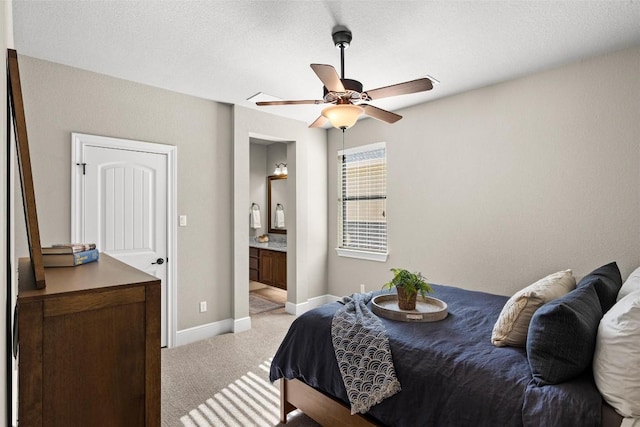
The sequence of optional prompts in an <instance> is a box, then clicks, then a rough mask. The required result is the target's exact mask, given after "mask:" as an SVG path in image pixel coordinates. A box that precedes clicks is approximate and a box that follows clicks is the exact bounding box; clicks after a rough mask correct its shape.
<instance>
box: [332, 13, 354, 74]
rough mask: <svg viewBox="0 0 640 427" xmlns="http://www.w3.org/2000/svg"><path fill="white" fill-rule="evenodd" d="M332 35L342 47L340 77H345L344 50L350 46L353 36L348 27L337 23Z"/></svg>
mask: <svg viewBox="0 0 640 427" xmlns="http://www.w3.org/2000/svg"><path fill="white" fill-rule="evenodd" d="M331 37H332V38H333V43H334V44H335V45H336V47H337V48H338V49H340V73H341V75H340V78H341V79H344V50H345V49H346V48H348V47H349V44H350V43H351V39H352V38H353V36H352V35H351V31H349V29H348V28H347V27H345V26H343V25H337V26H336V27H334V28H333V33H332V34H331Z"/></svg>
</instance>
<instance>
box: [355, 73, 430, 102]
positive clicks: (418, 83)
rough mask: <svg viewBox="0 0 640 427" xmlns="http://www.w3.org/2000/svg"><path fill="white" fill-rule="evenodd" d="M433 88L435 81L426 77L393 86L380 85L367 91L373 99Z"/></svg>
mask: <svg viewBox="0 0 640 427" xmlns="http://www.w3.org/2000/svg"><path fill="white" fill-rule="evenodd" d="M431 89H433V83H431V80H429V79H428V78H426V77H423V78H421V79H417V80H411V81H409V82H404V83H398V84H395V85H391V86H385V87H379V88H377V89H371V90H368V91H366V94H367V95H368V96H369V98H371V99H380V98H386V97H389V96H396V95H406V94H409V93H416V92H424V91H426V90H431Z"/></svg>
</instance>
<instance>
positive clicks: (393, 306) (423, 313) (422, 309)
mask: <svg viewBox="0 0 640 427" xmlns="http://www.w3.org/2000/svg"><path fill="white" fill-rule="evenodd" d="M371 309H372V311H373V312H374V313H375V314H377V315H378V316H381V317H385V318H387V319H391V320H399V321H401V322H437V321H439V320H442V319H444V318H445V317H447V314H448V311H447V303H446V302H444V301H441V300H439V299H437V298H432V297H424V298H423V297H422V296H420V295H418V297H417V299H416V309H415V310H400V308H399V307H398V295H397V294H388V295H378V296H375V297H373V300H371Z"/></svg>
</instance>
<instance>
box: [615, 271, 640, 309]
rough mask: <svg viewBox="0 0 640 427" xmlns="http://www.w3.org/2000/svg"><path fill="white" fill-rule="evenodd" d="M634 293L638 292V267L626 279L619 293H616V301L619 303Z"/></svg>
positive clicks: (639, 282)
mask: <svg viewBox="0 0 640 427" xmlns="http://www.w3.org/2000/svg"><path fill="white" fill-rule="evenodd" d="M635 291H640V267H638V268H636V269H635V271H634V272H633V273H631V274H630V275H629V277H627V280H625V281H624V283H623V284H622V287H621V288H620V291H618V298H617V299H616V301H620V300H621V299H622V298H624V297H626V296H627V295H629V294H630V293H631V292H635Z"/></svg>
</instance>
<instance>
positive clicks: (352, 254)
mask: <svg viewBox="0 0 640 427" xmlns="http://www.w3.org/2000/svg"><path fill="white" fill-rule="evenodd" d="M336 253H337V254H338V256H341V257H346V258H357V259H364V260H367V261H377V262H386V261H387V257H388V256H389V253H388V252H385V253H381V252H367V251H358V250H354V249H343V248H336Z"/></svg>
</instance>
